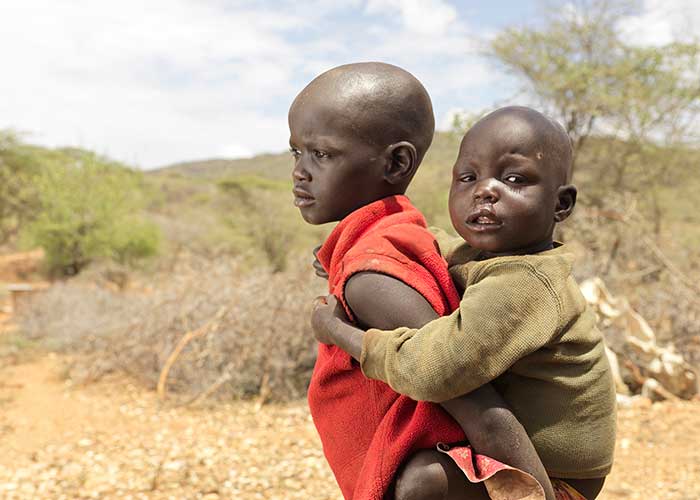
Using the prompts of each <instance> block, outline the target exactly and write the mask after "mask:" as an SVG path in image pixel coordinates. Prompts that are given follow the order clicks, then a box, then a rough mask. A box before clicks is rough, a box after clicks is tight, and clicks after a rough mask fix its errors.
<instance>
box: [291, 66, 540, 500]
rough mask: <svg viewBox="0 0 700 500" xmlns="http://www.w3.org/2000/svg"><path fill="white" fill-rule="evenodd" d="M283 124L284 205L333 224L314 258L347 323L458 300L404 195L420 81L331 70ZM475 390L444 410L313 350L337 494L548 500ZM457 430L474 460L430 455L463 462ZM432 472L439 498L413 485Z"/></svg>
mask: <svg viewBox="0 0 700 500" xmlns="http://www.w3.org/2000/svg"><path fill="white" fill-rule="evenodd" d="M289 128H290V133H291V134H290V149H291V152H292V155H293V157H294V160H295V162H294V170H293V179H294V196H295V198H294V203H295V205H296V206H297V207H298V208H299V210H300V212H301V215H302V217H303V218H304V219H305V220H306V221H307V222H309V223H311V224H323V223H327V222H336V221H339V224H338V225H337V226H336V227H335V229H334V230H333V231H332V233H331V234H330V236H329V237H328V238H327V240H326V241H325V243H324V244H323V245H322V247H321V248H320V250H319V251H318V254H317V257H318V261H319V262H320V264H321V265H322V267H323V268H324V269H325V271H327V273H328V279H329V291H330V293H332V294H333V295H334V296H335V297H337V299H338V300H339V301H340V303H341V304H342V307H343V308H344V311H345V313H346V314H347V315H348V317H350V318H351V319H352V321H353V322H354V323H355V324H356V325H358V326H361V327H363V328H368V327H375V328H385V329H391V328H396V327H399V326H405V325H409V326H413V327H416V328H417V327H421V326H423V325H425V324H426V323H428V322H429V321H430V320H432V319H435V318H437V317H438V316H441V315H444V314H448V313H449V312H451V311H452V310H454V309H455V308H456V307H457V306H458V304H459V296H458V294H457V291H456V289H455V288H454V285H453V283H452V280H451V279H450V276H449V273H448V271H447V264H446V262H445V260H444V259H443V258H442V257H441V256H440V254H439V249H438V247H437V243H436V241H435V239H434V237H433V236H432V235H431V234H430V233H429V232H428V230H427V228H426V223H425V219H424V218H423V216H422V215H421V214H420V213H419V212H418V211H417V210H416V209H415V207H413V205H412V204H411V202H410V201H409V200H408V198H407V197H406V196H405V195H404V192H405V191H406V188H407V187H408V185H409V182H410V181H411V179H412V178H413V175H414V174H415V172H416V169H417V168H418V165H419V164H420V162H421V160H422V158H423V156H424V154H425V152H426V150H427V149H428V147H429V145H430V143H431V141H432V137H433V133H434V117H433V112H432V105H431V102H430V98H429V96H428V94H427V92H426V91H425V89H424V88H423V86H422V85H421V84H420V82H418V80H416V79H415V78H414V77H413V76H412V75H411V74H409V73H408V72H406V71H404V70H402V69H400V68H397V67H395V66H391V65H388V64H381V63H361V64H350V65H345V66H340V67H338V68H334V69H332V70H330V71H328V72H326V73H323V74H322V75H320V76H319V77H317V78H316V79H314V80H313V81H312V82H311V83H310V84H309V85H308V86H307V87H306V88H304V89H303V90H302V91H301V93H300V94H299V95H298V96H297V97H296V99H295V100H294V102H293V104H292V106H291V108H290V110H289ZM480 385H482V386H483V387H481V388H479V389H478V390H475V391H472V392H471V394H468V395H466V396H463V397H460V398H458V399H457V400H454V401H449V402H446V403H445V404H444V405H443V407H442V408H441V407H440V406H439V405H436V404H432V403H425V402H416V401H414V400H412V399H410V398H408V397H406V396H401V395H399V394H397V393H396V392H395V391H393V390H392V389H391V388H390V387H389V386H388V385H387V384H386V383H384V382H380V381H376V380H370V379H368V378H366V377H365V376H364V375H363V373H362V371H361V368H360V366H359V364H358V363H357V361H356V360H353V359H352V358H351V356H350V355H348V354H347V353H346V352H345V351H343V350H342V349H340V348H338V347H337V346H334V345H326V344H320V345H319V352H318V358H317V361H316V365H315V368H314V373H313V376H312V379H311V382H310V386H309V393H308V399H309V406H310V409H311V415H312V417H313V420H314V423H315V425H316V427H317V429H318V432H319V435H320V437H321V441H322V443H323V449H324V454H325V456H326V458H327V460H328V463H329V464H330V466H331V469H332V470H333V473H334V474H335V477H336V479H337V481H338V484H339V486H340V488H341V490H342V492H343V495H344V496H345V497H346V498H348V499H350V498H352V499H355V500H364V499H377V500H380V499H383V498H398V499H404V498H405V499H408V498H487V496H486V491H485V489H484V486H483V484H482V482H483V481H486V482H487V483H489V484H492V485H494V486H493V487H494V488H495V489H499V488H501V489H502V491H506V492H510V493H512V494H513V495H512V497H513V498H530V497H527V496H526V495H527V494H529V493H532V492H535V493H537V494H539V495H540V497H542V496H543V495H544V493H545V492H546V493H547V496H548V497H549V498H553V493H552V490H551V485H550V484H549V480H548V478H547V475H546V473H545V471H544V468H543V466H542V463H541V462H540V460H539V458H538V456H537V453H536V452H535V450H534V447H533V446H532V443H531V442H530V440H529V439H528V437H527V434H526V433H525V430H524V429H523V427H522V426H521V425H520V423H519V422H518V421H517V420H516V419H515V418H514V417H513V414H512V413H511V412H510V410H509V409H508V408H507V406H506V405H505V404H504V402H503V400H502V399H501V397H500V396H499V395H498V394H497V393H496V392H495V391H494V390H493V388H492V387H491V386H490V385H488V384H480ZM456 396H461V394H457V395H456ZM443 408H444V409H443ZM445 409H446V410H447V411H448V412H450V413H451V414H452V415H453V417H454V418H452V417H450V415H448V413H447V412H446V411H445ZM455 419H456V421H455ZM457 422H458V423H459V424H458V423H457ZM460 426H461V427H460ZM465 434H466V438H468V439H469V441H470V443H471V445H472V446H474V448H475V449H476V450H477V451H478V452H479V453H481V454H483V455H476V456H475V457H474V463H472V461H471V459H469V460H466V461H465V460H464V459H462V460H453V459H452V458H451V456H450V455H446V454H443V453H440V452H438V451H437V449H436V446H437V444H438V443H439V442H445V443H450V444H452V445H454V448H453V449H454V450H455V451H459V452H460V453H462V457H472V452H471V448H470V447H468V446H467V445H459V444H457V443H459V442H463V441H464V439H465ZM421 450H422V451H421ZM484 455H486V456H484ZM475 464H476V465H475ZM506 464H507V465H506ZM435 471H439V473H440V474H445V477H447V478H448V479H449V493H448V490H447V489H445V488H443V485H442V484H440V483H439V482H437V483H436V482H435V481H432V482H426V483H423V482H421V481H418V482H415V481H414V482H413V484H411V481H410V478H411V477H422V476H423V475H425V474H427V475H431V474H433V475H434V473H435ZM522 471H526V472H527V473H529V474H526V473H524V472H522ZM533 476H534V478H537V480H535V479H534V478H533ZM404 478H408V479H407V480H404ZM506 483H508V484H506ZM499 485H500V486H499ZM516 490H517V491H516ZM528 492H529V493H528ZM446 494H447V496H445V495H446ZM516 495H517V496H516ZM531 498H536V497H531Z"/></svg>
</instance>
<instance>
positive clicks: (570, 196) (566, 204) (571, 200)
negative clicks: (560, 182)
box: [554, 184, 578, 222]
mask: <svg viewBox="0 0 700 500" xmlns="http://www.w3.org/2000/svg"><path fill="white" fill-rule="evenodd" d="M577 193H578V191H577V189H576V186H574V185H573V184H568V185H566V186H559V189H558V190H557V206H556V208H555V209H554V222H561V221H563V220H564V219H566V218H567V217H569V215H571V212H572V211H573V209H574V205H576V194H577Z"/></svg>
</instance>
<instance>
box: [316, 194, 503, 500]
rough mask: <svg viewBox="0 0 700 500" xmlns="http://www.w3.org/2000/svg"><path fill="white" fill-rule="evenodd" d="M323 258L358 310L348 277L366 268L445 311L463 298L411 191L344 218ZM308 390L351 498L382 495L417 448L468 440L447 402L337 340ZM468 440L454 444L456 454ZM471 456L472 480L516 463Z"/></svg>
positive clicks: (322, 348) (337, 289)
mask: <svg viewBox="0 0 700 500" xmlns="http://www.w3.org/2000/svg"><path fill="white" fill-rule="evenodd" d="M318 260H319V262H320V263H321V265H322V266H323V267H324V269H325V270H326V271H327V272H328V275H329V279H328V287H329V291H330V293H332V294H333V295H335V296H336V297H337V298H338V299H339V300H340V301H341V302H342V304H343V306H344V307H345V310H346V312H347V313H348V316H349V317H350V318H352V311H350V310H349V308H348V306H347V303H346V302H345V297H344V293H343V290H344V287H345V283H346V282H347V280H348V279H349V278H350V277H351V276H352V275H353V274H355V273H358V272H361V271H373V272H378V273H382V274H387V275H389V276H392V277H394V278H397V279H399V280H401V281H403V282H404V283H406V284H407V285H409V286H411V287H413V288H414V289H416V290H417V291H418V292H419V293H421V294H422V295H423V296H424V297H425V298H426V299H427V300H428V302H430V304H431V305H432V306H433V308H434V309H435V311H436V312H437V313H438V314H440V315H445V314H448V313H450V312H451V311H453V310H454V309H455V308H457V307H458V305H459V301H460V298H459V295H458V293H457V291H456V289H455V288H454V285H453V283H452V280H451V279H450V275H449V273H448V271H447V264H446V262H445V260H444V259H443V258H442V257H441V256H440V254H439V248H438V245H437V242H436V241H435V239H434V238H433V236H432V235H431V234H430V232H428V230H427V227H426V222H425V219H424V217H423V216H422V214H421V213H420V212H419V211H418V210H417V209H416V208H415V207H413V205H412V204H411V202H410V201H409V200H408V198H406V197H405V196H392V197H389V198H385V199H383V200H379V201H376V202H374V203H372V204H370V205H367V206H365V207H362V208H360V209H359V210H357V211H355V212H353V213H352V214H350V215H349V216H348V217H346V218H345V219H343V220H342V221H341V222H340V223H339V224H338V226H337V227H336V228H335V229H334V230H333V232H332V233H331V234H330V236H329V237H328V239H327V240H326V242H325V243H324V245H323V247H322V248H321V249H320V250H319V252H318ZM308 399H309V407H310V409H311V415H312V417H313V420H314V424H315V425H316V428H317V430H318V433H319V435H320V437H321V442H322V443H323V451H324V454H325V456H326V459H327V460H328V463H329V464H330V467H331V469H332V470H333V473H334V474H335V477H336V480H337V481H338V485H339V486H340V489H341V491H342V493H343V495H344V497H345V498H346V499H354V500H365V499H375V500H381V499H382V498H383V497H384V494H385V493H386V491H387V489H388V487H389V486H390V484H391V482H392V480H393V478H394V475H395V473H396V471H397V469H398V467H399V466H400V465H401V464H402V463H403V462H404V461H405V460H406V459H407V458H408V457H410V456H411V455H412V454H413V453H414V452H415V451H417V450H419V449H425V448H432V449H435V446H436V444H437V443H439V442H445V443H455V442H459V441H464V440H465V436H464V433H463V431H462V429H461V428H460V427H459V426H458V425H457V423H456V422H455V421H454V420H452V418H451V417H449V416H448V415H447V413H445V412H444V410H443V409H442V408H441V407H440V406H438V405H435V404H432V403H427V402H416V401H413V400H412V399H410V398H408V397H406V396H401V395H399V394H397V393H396V392H394V391H393V390H392V389H391V388H390V387H389V386H388V385H387V384H385V383H384V382H379V381H376V380H370V379H368V378H366V377H365V376H364V375H363V374H362V371H361V369H360V367H359V365H358V363H357V362H356V361H354V360H353V359H352V358H351V357H350V356H349V355H348V354H347V353H345V352H344V351H342V350H341V349H339V348H338V347H335V346H328V345H325V344H319V349H318V359H317V360H316V365H315V367H314V372H313V376H312V378H311V383H310V386H309V393H308ZM465 448H466V447H456V448H452V449H451V453H448V454H449V455H451V456H452V455H454V453H455V452H457V451H458V450H460V449H465ZM469 456H470V460H469V462H470V463H466V467H467V468H469V469H470V471H465V474H467V476H468V477H469V476H470V475H471V476H473V477H469V478H470V480H472V481H483V480H484V479H487V478H488V477H490V476H493V475H494V474H495V473H496V472H499V471H500V470H503V469H510V468H509V467H508V466H505V465H503V464H501V463H500V462H497V461H495V460H492V459H488V458H487V457H486V458H487V460H486V462H484V461H482V462H483V463H488V464H489V467H487V468H486V469H485V470H479V469H478V460H477V461H474V460H471V454H470V455H469ZM479 457H480V456H479V455H475V457H474V458H477V459H478V458H479ZM461 462H463V463H460V461H458V462H457V463H458V465H460V467H462V468H463V469H464V462H465V461H464V460H462V461H461ZM474 465H476V466H477V467H476V468H475V467H474ZM511 498H514V497H511Z"/></svg>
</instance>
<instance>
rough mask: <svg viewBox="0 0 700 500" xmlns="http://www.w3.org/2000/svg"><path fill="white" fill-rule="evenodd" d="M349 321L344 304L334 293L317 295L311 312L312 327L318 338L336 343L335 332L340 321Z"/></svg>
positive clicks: (324, 342)
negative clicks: (324, 295) (323, 295)
mask: <svg viewBox="0 0 700 500" xmlns="http://www.w3.org/2000/svg"><path fill="white" fill-rule="evenodd" d="M347 321H348V318H347V316H346V315H345V311H344V310H343V306H342V305H341V304H340V303H339V302H338V299H336V298H335V297H334V296H333V295H329V296H327V297H316V299H314V308H313V311H312V312H311V328H312V329H313V331H314V336H315V337H316V340H318V341H319V342H321V343H322V344H329V345H335V342H334V340H333V333H334V331H335V326H334V325H338V323H346V322H347Z"/></svg>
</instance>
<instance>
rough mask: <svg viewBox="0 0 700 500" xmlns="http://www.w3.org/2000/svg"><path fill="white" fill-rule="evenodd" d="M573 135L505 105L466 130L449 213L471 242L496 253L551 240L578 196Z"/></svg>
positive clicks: (528, 249) (534, 248)
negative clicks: (573, 178) (573, 173)
mask: <svg viewBox="0 0 700 500" xmlns="http://www.w3.org/2000/svg"><path fill="white" fill-rule="evenodd" d="M571 167H572V149H571V141H570V139H569V136H568V135H567V133H566V131H565V130H564V129H563V128H562V127H561V125H559V124H558V123H557V122H555V121H553V120H550V119H549V118H547V117H546V116H544V115H543V114H541V113H539V112H537V111H535V110H534V109H530V108H525V107H519V106H511V107H506V108H501V109H499V110H496V111H494V112H493V113H491V114H489V115H487V116H485V117H484V118H482V119H481V120H479V121H478V122H477V123H476V124H475V125H474V126H473V127H472V128H471V129H469V131H468V132H467V133H466V135H465V136H464V139H462V144H461V146H460V148H459V156H458V158H457V161H456V163H455V166H454V169H453V172H452V187H451V189H450V218H451V219H452V225H453V226H454V228H455V229H456V230H457V232H458V233H459V234H460V236H462V238H464V240H465V241H466V242H467V243H468V244H469V245H470V246H472V247H474V248H477V249H480V250H483V251H484V252H485V253H486V254H491V255H514V254H527V253H536V252H539V251H541V250H544V249H546V248H550V247H551V245H552V233H553V232H554V226H555V224H556V223H557V222H561V221H563V220H564V219H566V218H567V217H568V216H569V215H570V214H571V211H572V210H573V208H574V204H575V203H576V188H575V187H574V186H573V185H571V184H570V181H571Z"/></svg>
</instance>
